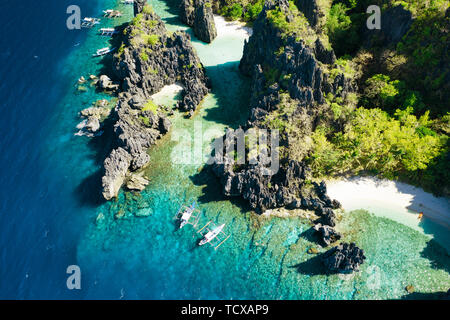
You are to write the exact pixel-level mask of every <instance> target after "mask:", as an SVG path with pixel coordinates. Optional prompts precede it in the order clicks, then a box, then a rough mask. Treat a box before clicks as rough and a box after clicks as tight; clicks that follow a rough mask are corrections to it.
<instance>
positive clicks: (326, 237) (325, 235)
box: [314, 223, 341, 247]
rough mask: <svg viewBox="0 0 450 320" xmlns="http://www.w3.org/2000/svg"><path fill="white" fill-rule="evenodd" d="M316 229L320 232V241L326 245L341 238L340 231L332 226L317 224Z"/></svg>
mask: <svg viewBox="0 0 450 320" xmlns="http://www.w3.org/2000/svg"><path fill="white" fill-rule="evenodd" d="M314 230H316V231H317V233H318V234H319V237H320V241H321V242H322V245H324V246H325V247H328V246H329V245H330V244H332V243H333V242H336V241H337V240H339V239H340V238H341V234H340V233H339V232H337V231H336V230H334V229H333V228H332V227H331V226H327V225H322V224H321V223H318V224H316V225H315V226H314Z"/></svg>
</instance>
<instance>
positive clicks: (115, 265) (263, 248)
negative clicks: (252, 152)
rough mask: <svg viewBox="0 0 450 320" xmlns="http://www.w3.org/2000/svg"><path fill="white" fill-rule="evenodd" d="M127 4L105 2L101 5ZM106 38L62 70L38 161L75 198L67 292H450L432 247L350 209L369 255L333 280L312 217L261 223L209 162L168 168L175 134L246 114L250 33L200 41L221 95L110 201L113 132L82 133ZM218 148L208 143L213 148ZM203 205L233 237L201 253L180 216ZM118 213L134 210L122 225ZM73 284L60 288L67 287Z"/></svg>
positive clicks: (65, 222) (350, 233)
mask: <svg viewBox="0 0 450 320" xmlns="http://www.w3.org/2000/svg"><path fill="white" fill-rule="evenodd" d="M117 2H118V1H114V0H104V1H99V6H98V10H99V12H100V11H101V9H105V8H107V7H113V6H114V5H116V3H117ZM149 3H151V4H152V5H153V7H154V8H155V10H156V11H157V13H158V14H159V15H160V16H162V17H163V18H164V20H165V22H166V23H167V24H168V29H169V30H176V29H178V28H179V27H180V26H179V25H178V23H177V22H176V11H175V10H174V9H173V8H174V7H173V6H172V5H171V4H173V3H176V1H167V2H165V1H149ZM167 3H168V4H169V5H167ZM119 6H120V9H121V10H122V11H124V12H126V14H125V15H124V17H123V18H122V19H121V20H115V21H108V24H111V25H112V24H120V23H123V22H125V21H127V20H128V19H130V17H131V11H132V8H131V6H121V5H119ZM106 25H107V24H104V25H102V27H103V26H106ZM183 29H186V30H188V31H189V29H187V28H185V27H183ZM107 41H108V40H107V39H104V38H100V37H98V36H97V35H95V30H92V31H89V32H88V36H87V38H86V39H85V40H84V42H82V43H81V44H80V46H79V47H78V48H77V49H76V50H75V51H73V53H71V54H70V55H69V57H68V58H67V59H66V60H65V61H63V62H62V63H61V65H60V66H59V67H60V68H62V69H63V70H64V72H63V74H64V77H70V78H72V79H73V82H72V84H71V86H68V87H67V93H66V95H65V96H64V98H63V100H62V101H61V103H59V104H58V106H57V107H56V108H55V111H54V112H53V113H52V114H51V117H50V118H49V119H48V120H47V121H48V123H47V124H45V125H46V127H50V128H52V131H51V132H50V133H49V134H48V135H47V136H46V137H47V138H46V140H45V143H44V145H43V146H42V154H43V155H47V156H43V157H41V159H39V161H41V167H42V168H43V170H45V171H46V172H54V175H55V176H57V178H55V180H54V181H50V182H48V183H49V186H51V187H52V188H55V189H56V190H58V191H59V192H60V194H61V197H68V194H70V199H71V200H70V201H66V202H65V203H57V204H56V205H53V204H49V206H54V208H53V209H54V210H55V211H56V212H58V214H59V215H58V216H55V219H56V221H57V222H58V224H57V228H55V231H52V233H53V236H54V237H68V234H69V235H70V239H71V241H73V246H71V247H70V250H68V251H67V252H64V253H63V254H64V255H67V256H68V257H70V259H69V260H70V261H71V263H72V264H77V265H79V266H80V268H81V271H82V290H81V292H79V293H70V294H69V293H67V292H66V293H64V294H66V295H69V297H76V298H86V299H89V298H91V299H101V298H111V299H120V298H124V299H144V298H149V299H391V298H401V297H403V296H405V294H406V292H405V290H404V287H405V286H406V285H409V284H412V285H414V287H415V288H416V291H417V292H422V293H431V292H437V291H444V290H445V291H446V290H447V289H448V288H449V287H450V274H449V266H450V258H449V256H448V255H447V254H445V253H444V251H443V250H442V248H440V247H439V246H438V245H437V244H436V243H434V241H430V239H429V238H428V237H426V236H425V235H423V234H421V233H420V232H418V231H416V230H413V229H411V228H408V227H406V226H403V225H401V224H399V223H396V222H394V221H391V220H388V219H386V218H379V217H375V216H373V215H371V214H369V213H367V212H362V211H355V212H351V213H346V214H344V218H343V220H342V222H341V223H340V228H341V229H342V230H343V231H344V234H345V240H346V241H347V240H348V241H350V240H351V241H355V242H356V243H357V244H358V245H359V246H361V247H362V248H364V250H365V251H366V256H367V261H366V263H365V264H364V265H363V266H362V269H361V271H360V272H359V273H357V274H355V275H353V276H352V277H342V276H339V275H332V276H326V275H324V274H323V270H322V268H321V265H320V262H319V261H318V259H317V258H316V257H315V255H311V254H308V253H307V251H308V249H309V248H311V247H316V248H317V245H316V243H315V241H314V239H313V237H312V230H311V227H312V225H311V224H310V223H309V221H308V220H306V219H302V218H299V217H292V218H276V217H272V218H268V217H263V216H257V215H255V214H253V213H251V212H250V210H249V209H248V207H247V205H246V203H245V202H244V201H240V200H239V199H231V200H230V199H226V198H224V197H223V196H222V194H221V191H220V189H221V188H220V186H219V182H218V181H217V180H216V179H215V178H214V177H212V176H210V175H209V174H207V173H205V172H204V171H203V170H202V167H203V164H202V161H204V158H203V160H202V161H200V162H199V163H197V164H192V165H181V164H174V163H172V162H171V161H170V159H171V154H172V152H173V150H174V148H175V147H176V144H177V143H176V142H175V141H172V140H171V136H172V135H173V133H174V132H177V130H178V131H179V130H181V129H184V130H187V131H188V132H190V133H193V131H194V126H195V123H197V125H198V124H201V126H202V129H203V130H208V129H214V130H215V131H216V132H223V131H224V130H225V128H226V127H237V126H238V125H239V124H241V123H244V122H245V120H246V119H247V117H248V107H247V106H248V89H249V87H248V86H249V83H248V79H245V78H243V77H242V76H241V75H240V74H239V71H238V63H239V59H240V57H241V55H242V48H243V38H242V37H241V36H237V35H233V34H230V35H227V36H223V37H221V36H219V37H218V38H217V39H216V40H215V41H214V42H213V43H212V44H210V45H205V44H202V43H200V42H198V41H196V40H195V39H194V46H195V48H196V50H197V52H198V54H199V56H200V59H201V60H202V62H203V63H204V65H205V66H206V70H207V74H208V76H209V77H210V78H211V79H212V84H213V91H212V93H211V94H210V95H208V96H207V97H206V98H205V100H204V101H203V103H202V106H201V108H200V110H199V111H198V112H196V115H195V117H193V118H192V119H185V118H183V117H182V116H181V115H178V114H177V115H175V117H174V119H173V121H172V122H173V129H172V132H171V133H170V134H169V135H167V136H166V137H164V138H163V139H162V140H161V141H160V142H159V143H158V144H157V145H156V146H154V147H152V148H151V151H150V156H151V159H152V164H151V166H150V168H149V169H148V170H147V172H146V175H147V176H148V177H149V178H150V185H149V186H148V188H147V189H146V190H145V191H144V192H142V193H141V194H140V195H137V194H133V193H128V192H121V193H120V195H119V198H118V199H117V201H111V202H108V203H105V202H103V201H102V200H101V198H100V193H99V188H100V178H101V166H102V162H103V159H104V157H105V155H106V153H107V152H108V150H109V147H110V145H109V143H108V138H109V133H108V132H106V133H105V134H104V135H103V136H102V137H99V138H96V139H93V140H89V139H88V138H86V137H76V136H73V133H74V132H75V126H76V124H77V123H78V122H79V121H80V119H79V117H78V112H79V111H80V110H81V109H83V108H86V107H87V106H89V105H90V104H91V103H92V102H94V101H95V100H97V99H101V98H107V99H110V97H108V96H105V95H103V94H98V93H96V92H95V90H94V88H93V87H89V86H88V87H87V89H88V90H87V92H79V91H78V90H77V84H76V81H77V79H78V78H79V77H80V76H81V75H83V76H85V77H87V76H88V75H89V74H98V73H99V71H100V70H101V68H102V66H103V65H102V64H100V63H99V60H95V59H92V58H91V57H90V55H91V54H92V53H93V52H95V50H96V49H98V48H102V47H105V46H107V45H108V42H107ZM208 144H209V141H207V140H205V141H203V146H204V147H205V150H206V147H207V146H208ZM206 154H207V152H206V151H205V155H206ZM48 155H51V156H48ZM49 188H50V187H49ZM49 192H55V191H54V190H51V191H49V190H42V191H41V193H42V196H43V197H44V196H45V195H46V194H47V193H49ZM193 199H195V200H197V202H198V203H199V207H200V209H201V210H202V218H201V221H200V224H204V223H206V222H207V221H209V220H213V221H214V222H216V223H226V229H225V231H226V232H227V233H229V234H231V237H230V239H229V240H228V241H227V242H226V243H224V244H223V245H222V246H221V247H220V248H219V249H218V250H217V251H214V250H213V249H212V248H210V247H201V248H199V247H197V246H196V243H197V241H198V239H199V238H200V237H199V236H198V234H196V233H195V231H194V229H193V228H192V227H191V226H187V227H185V228H184V229H182V230H179V231H178V230H176V225H175V223H174V220H173V215H174V214H175V213H176V211H177V209H178V207H179V206H180V204H182V203H186V202H189V201H191V200H193ZM117 213H124V214H125V215H124V217H123V218H121V219H115V217H114V216H115V215H116V214H117ZM100 214H101V215H100ZM99 215H100V217H101V216H103V217H104V218H103V219H99V218H98V217H99ZM137 215H144V217H138V216H137ZM52 233H51V235H52ZM49 250H52V248H49ZM319 250H320V251H324V250H322V249H320V248H319ZM61 273H62V274H64V272H61ZM56 285H59V284H55V286H56ZM64 285H65V283H61V284H60V286H61V289H60V290H61V292H64V289H65V288H64ZM25 286H26V285H25ZM66 291H67V290H66ZM37 294H38V293H36V292H32V293H30V292H28V293H27V294H26V295H25V296H35V295H37ZM70 295H72V296H70ZM44 296H50V297H60V296H61V295H58V294H56V293H54V292H53V293H52V292H48V293H47V294H46V295H44Z"/></svg>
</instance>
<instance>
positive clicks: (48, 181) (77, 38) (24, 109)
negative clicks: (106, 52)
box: [0, 0, 101, 298]
mask: <svg viewBox="0 0 450 320" xmlns="http://www.w3.org/2000/svg"><path fill="white" fill-rule="evenodd" d="M71 4H77V5H79V6H80V7H81V8H82V14H83V15H86V16H90V15H94V14H95V15H97V14H98V12H99V9H100V8H101V1H91V0H81V1H66V0H53V1H51V0H45V1H39V2H36V1H30V0H26V1H20V2H18V1H11V0H8V1H2V2H1V4H0V9H1V10H0V16H1V19H2V21H3V23H4V24H3V27H2V32H1V34H2V35H1V39H2V40H1V43H2V49H1V52H0V59H1V62H2V63H1V64H0V74H1V78H2V81H1V83H0V96H1V107H0V108H1V117H0V127H1V129H0V130H1V134H0V136H1V138H0V145H1V148H2V152H1V154H0V163H1V166H0V167H1V169H0V170H1V174H0V185H1V189H2V190H1V192H0V212H1V214H0V229H1V231H0V247H1V251H0V257H1V258H0V297H2V298H79V297H81V296H82V294H80V293H79V292H71V291H68V290H64V287H63V286H61V283H65V280H64V279H65V278H66V275H65V270H66V267H67V265H68V264H73V263H74V262H75V250H74V248H75V245H76V241H77V238H78V236H79V228H80V227H82V224H83V221H85V220H84V219H83V213H84V212H85V211H83V208H82V205H80V202H79V201H78V200H77V199H76V197H75V195H74V194H73V188H72V187H73V185H72V184H71V183H70V180H72V179H68V178H67V177H68V176H69V175H71V172H68V171H67V170H65V169H63V167H64V165H61V163H60V162H59V160H61V159H65V160H67V158H66V157H61V155H60V154H58V153H57V152H55V153H54V154H43V153H42V150H43V144H44V143H50V144H51V143H52V142H51V141H50V140H49V137H51V136H53V137H54V135H53V134H52V133H53V132H54V130H55V129H56V128H54V127H53V126H52V125H51V124H53V123H54V119H53V117H54V114H55V110H56V109H57V108H59V107H60V102H61V101H62V99H63V97H64V96H65V95H66V94H67V92H68V91H69V90H73V78H71V75H68V74H64V72H63V68H62V65H61V64H62V63H63V61H64V59H65V58H66V57H67V56H68V55H69V54H70V53H71V52H72V51H74V50H76V49H77V47H76V46H75V45H76V44H78V43H82V42H83V41H85V39H86V35H87V34H86V32H84V31H78V30H77V31H69V30H68V29H67V28H66V19H67V16H68V15H67V14H66V8H67V7H68V6H69V5H71ZM58 163H59V165H58ZM77 178H78V177H76V176H75V178H74V180H75V181H76V180H77Z"/></svg>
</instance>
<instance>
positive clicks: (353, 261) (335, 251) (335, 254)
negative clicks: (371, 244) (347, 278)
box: [322, 243, 366, 273]
mask: <svg viewBox="0 0 450 320" xmlns="http://www.w3.org/2000/svg"><path fill="white" fill-rule="evenodd" d="M365 259H366V257H365V256H364V251H363V250H362V249H360V248H358V247H357V246H356V245H355V244H354V243H350V244H349V243H342V244H340V245H338V246H336V247H333V248H331V249H330V250H328V251H327V252H325V253H324V254H323V256H322V261H323V264H324V265H325V267H326V268H327V270H328V271H329V272H330V273H352V272H354V271H358V270H359V266H360V265H361V264H362V263H363V262H364V260H365Z"/></svg>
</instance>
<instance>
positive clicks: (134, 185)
mask: <svg viewBox="0 0 450 320" xmlns="http://www.w3.org/2000/svg"><path fill="white" fill-rule="evenodd" d="M148 183H149V181H148V180H147V179H145V178H144V177H142V175H140V174H132V175H131V176H130V177H129V179H128V181H127V183H126V185H127V189H128V190H134V191H142V190H144V189H145V187H146V186H147V185H148Z"/></svg>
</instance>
